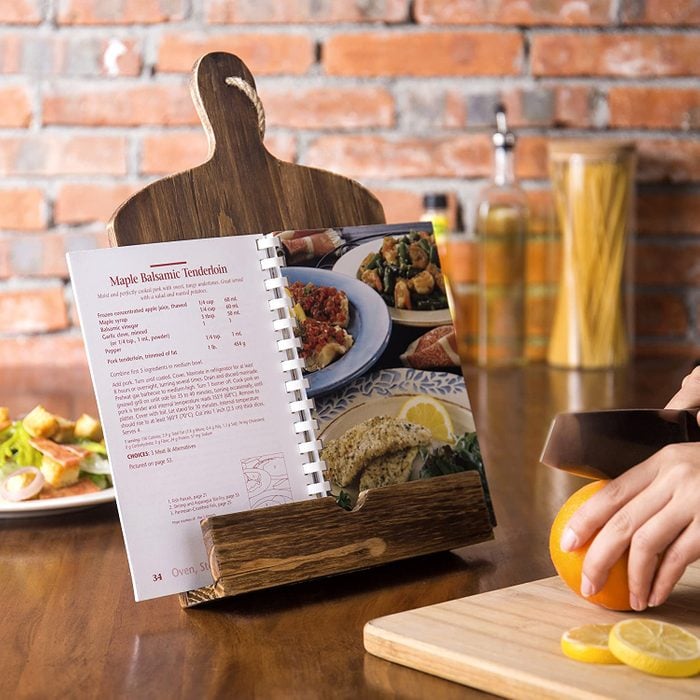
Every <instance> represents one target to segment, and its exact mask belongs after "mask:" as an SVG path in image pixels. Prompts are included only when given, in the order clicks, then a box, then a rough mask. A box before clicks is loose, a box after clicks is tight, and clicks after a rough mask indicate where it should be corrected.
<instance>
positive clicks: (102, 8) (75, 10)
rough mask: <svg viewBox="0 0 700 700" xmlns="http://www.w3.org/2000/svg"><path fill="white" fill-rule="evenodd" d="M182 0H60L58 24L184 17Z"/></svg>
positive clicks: (134, 21) (155, 20)
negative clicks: (105, 0)
mask: <svg viewBox="0 0 700 700" xmlns="http://www.w3.org/2000/svg"><path fill="white" fill-rule="evenodd" d="M185 15H186V6H185V2H184V0H168V2H162V0H124V1H123V2H118V3H113V2H104V0H63V1H62V2H61V3H60V5H59V9H58V16H57V21H58V24H154V23H158V22H179V21H180V20H183V19H185Z"/></svg>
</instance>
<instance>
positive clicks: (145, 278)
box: [109, 265, 228, 287]
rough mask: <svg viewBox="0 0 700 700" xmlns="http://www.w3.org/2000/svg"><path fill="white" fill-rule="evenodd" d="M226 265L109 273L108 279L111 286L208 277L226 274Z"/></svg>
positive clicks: (128, 285)
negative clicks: (135, 272)
mask: <svg viewBox="0 0 700 700" xmlns="http://www.w3.org/2000/svg"><path fill="white" fill-rule="evenodd" d="M226 274H228V268H227V267H226V265H207V266H206V267H205V266H204V265H200V266H199V267H183V268H180V269H178V270H167V271H165V272H141V273H139V274H138V275H136V274H134V273H131V274H128V275H114V276H112V275H110V277H109V281H110V284H111V285H112V286H113V287H130V286H131V285H134V284H141V283H142V282H163V281H165V280H179V279H184V278H186V277H208V276H209V275H226Z"/></svg>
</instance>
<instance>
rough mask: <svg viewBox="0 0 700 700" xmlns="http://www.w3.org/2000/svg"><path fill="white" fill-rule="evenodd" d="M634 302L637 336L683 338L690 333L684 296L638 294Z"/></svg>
mask: <svg viewBox="0 0 700 700" xmlns="http://www.w3.org/2000/svg"><path fill="white" fill-rule="evenodd" d="M634 301H635V334H636V335H646V336H649V335H655V336H673V335H675V336H681V335H685V334H686V333H687V332H688V320H689V319H688V312H687V310H686V308H685V301H684V299H683V297H682V296H680V295H678V294H672V293H647V292H637V293H636V294H635V299H634Z"/></svg>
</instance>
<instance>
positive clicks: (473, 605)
mask: <svg viewBox="0 0 700 700" xmlns="http://www.w3.org/2000/svg"><path fill="white" fill-rule="evenodd" d="M633 615H636V617H641V615H639V614H636V613H629V612H613V611H611V610H604V609H602V608H599V607H596V606H594V605H592V604H591V603H588V602H586V601H585V600H583V599H581V598H579V597H577V596H576V595H575V594H574V593H572V591H570V590H569V589H568V588H567V587H566V586H565V585H564V583H563V582H562V581H561V579H560V578H559V577H558V576H555V577H552V578H547V579H542V580H539V581H533V582H531V583H524V584H521V585H519V586H513V587H510V588H504V589H501V590H498V591H491V592H489V593H482V594H481V595H475V596H471V597H470V598H460V599H458V600H452V601H448V602H445V603H439V604H437V605H431V606H428V607H423V608H418V609H416V610H409V611H406V612H402V613H397V614H395V615H390V616H387V617H384V618H379V619H378V620H372V621H370V622H369V623H367V625H366V626H365V630H364V644H365V649H366V650H367V651H369V652H370V653H372V654H375V655H377V656H380V657H381V658H383V659H388V660H389V661H395V662H396V663H400V664H403V665H405V666H409V667H411V668H416V669H418V670H421V671H425V672H426V673H431V674H434V675H436V676H440V677H442V678H447V679H449V680H453V681H456V682H458V683H462V684H464V685H469V686H472V687H474V688H480V689H482V690H486V691H489V692H491V693H495V694H497V695H501V696H503V697H506V698H513V699H514V700H527V699H529V698H533V697H536V698H543V699H544V698H549V699H551V700H591V698H600V700H638V698H645V697H649V698H651V697H658V698H664V700H690V699H691V698H697V697H699V696H700V677H695V678H658V677H655V676H650V675H648V674H644V673H641V672H640V671H637V670H635V669H633V668H630V667H629V666H624V665H619V666H618V665H613V666H609V665H602V664H586V663H582V662H579V661H574V660H572V659H569V658H567V657H566V656H564V654H563V653H562V651H561V649H560V644H559V640H560V637H561V635H562V633H563V632H564V631H565V630H567V629H569V628H571V627H578V626H580V625H585V624H590V623H599V624H614V623H615V622H619V621H620V620H624V619H629V618H630V617H631V616H633ZM644 616H645V617H651V618H653V619H655V620H661V621H664V622H671V623H673V624H676V625H681V626H683V627H684V628H686V629H687V630H689V631H691V632H693V633H694V634H697V635H700V563H698V564H695V565H693V566H692V567H689V568H688V570H687V571H686V574H685V576H684V577H683V579H682V580H681V581H680V582H679V584H678V585H677V586H676V589H675V590H674V592H673V594H672V595H671V597H670V599H669V600H668V601H667V602H666V603H665V604H664V605H662V606H660V607H659V608H656V609H654V610H651V611H648V612H646V613H644Z"/></svg>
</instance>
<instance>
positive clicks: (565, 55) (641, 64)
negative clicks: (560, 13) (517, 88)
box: [530, 33, 700, 77]
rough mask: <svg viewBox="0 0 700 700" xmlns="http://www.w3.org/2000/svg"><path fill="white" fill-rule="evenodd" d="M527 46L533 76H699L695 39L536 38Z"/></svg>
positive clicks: (685, 36) (625, 36)
mask: <svg viewBox="0 0 700 700" xmlns="http://www.w3.org/2000/svg"><path fill="white" fill-rule="evenodd" d="M531 42H532V43H531V51H530V55H531V63H532V73H533V75H601V76H603V75H609V76H627V77H636V76H640V77H659V76H682V75H698V74H700V61H698V54H699V53H700V35H698V34H670V33H666V34H653V35H651V34H643V35H634V34H539V35H536V36H533V37H532V39H531Z"/></svg>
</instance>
